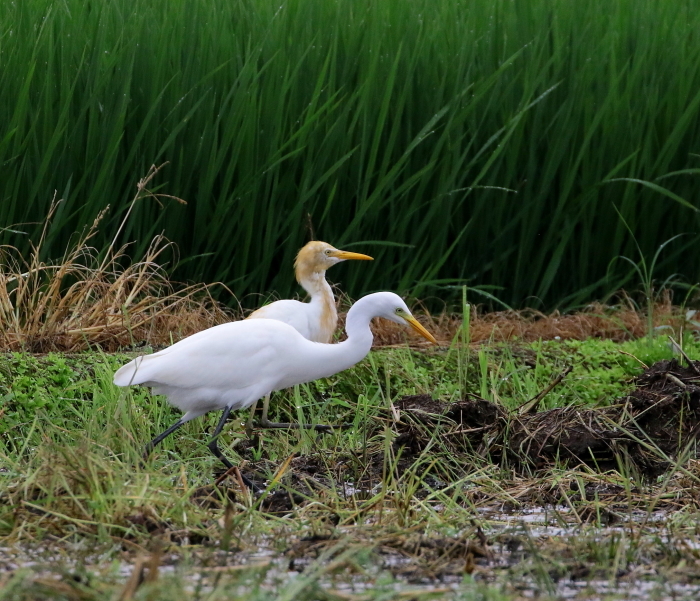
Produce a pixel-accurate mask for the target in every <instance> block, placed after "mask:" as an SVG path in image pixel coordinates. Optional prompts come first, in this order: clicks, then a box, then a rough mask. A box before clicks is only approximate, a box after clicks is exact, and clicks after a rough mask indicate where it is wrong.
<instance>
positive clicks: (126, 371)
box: [114, 356, 147, 386]
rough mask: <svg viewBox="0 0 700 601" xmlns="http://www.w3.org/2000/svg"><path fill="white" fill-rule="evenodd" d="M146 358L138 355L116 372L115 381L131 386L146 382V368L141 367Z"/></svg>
mask: <svg viewBox="0 0 700 601" xmlns="http://www.w3.org/2000/svg"><path fill="white" fill-rule="evenodd" d="M144 359H146V357H145V356H141V357H136V359H134V360H133V361H129V363H127V364H126V365H125V366H124V367H121V368H120V369H118V370H117V372H116V373H115V374H114V383H115V384H116V385H117V386H131V385H133V384H143V383H144V382H146V381H147V378H146V377H145V375H146V373H145V372H146V370H144V369H139V368H140V367H141V364H142V363H143V360H144Z"/></svg>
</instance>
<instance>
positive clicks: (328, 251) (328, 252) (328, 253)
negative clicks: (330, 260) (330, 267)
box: [326, 248, 331, 256]
mask: <svg viewBox="0 0 700 601" xmlns="http://www.w3.org/2000/svg"><path fill="white" fill-rule="evenodd" d="M326 254H327V255H329V256H330V254H331V249H330V248H329V249H328V250H327V251H326Z"/></svg>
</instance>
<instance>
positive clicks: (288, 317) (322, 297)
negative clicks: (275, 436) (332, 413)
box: [246, 240, 374, 436]
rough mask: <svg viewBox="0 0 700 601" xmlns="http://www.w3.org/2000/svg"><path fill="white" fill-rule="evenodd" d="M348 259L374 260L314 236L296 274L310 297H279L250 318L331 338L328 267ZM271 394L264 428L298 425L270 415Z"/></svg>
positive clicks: (333, 314)
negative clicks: (308, 298)
mask: <svg viewBox="0 0 700 601" xmlns="http://www.w3.org/2000/svg"><path fill="white" fill-rule="evenodd" d="M348 260H359V261H373V260H374V259H373V258H372V257H370V256H368V255H363V254H360V253H354V252H348V251H346V250H338V249H337V248H335V247H333V246H331V245H330V244H328V243H327V242H321V241H320V240H313V241H311V242H309V243H308V244H306V245H305V246H304V247H303V248H302V249H301V250H300V251H299V253H298V254H297V257H296V260H295V261H294V274H295V275H296V279H297V282H299V285H300V286H301V287H302V288H303V289H304V290H306V292H307V293H308V295H309V297H310V300H309V302H308V303H302V302H299V301H296V300H278V301H275V302H274V303H270V304H269V305H265V306H264V307H261V308H260V309H258V310H257V311H253V313H251V314H250V315H249V316H248V319H275V320H277V321H282V322H284V323H287V324H289V325H290V326H292V327H293V328H294V329H295V330H296V331H297V332H299V333H300V334H301V335H302V336H303V337H304V338H306V339H308V340H312V341H313V342H331V341H332V340H333V334H334V333H335V329H336V327H337V326H338V311H337V309H336V306H335V298H334V296H333V290H332V289H331V287H330V285H329V284H328V282H327V281H326V270H327V269H329V268H331V267H333V265H335V264H336V263H340V262H341V261H348ZM257 405H258V401H257V400H256V401H255V402H254V403H253V406H252V408H251V411H250V417H249V418H248V422H247V423H246V430H247V432H248V435H249V436H250V434H251V432H252V427H253V415H254V414H255V409H256V408H257ZM269 406H270V395H269V394H268V395H265V398H264V399H263V410H262V417H261V418H260V422H259V425H260V427H261V428H287V429H289V428H299V427H307V426H305V425H299V424H289V423H274V422H271V421H269V420H268V419H267V412H268V408H269ZM313 427H314V428H315V429H317V430H326V431H327V430H331V427H330V426H324V425H316V426H313Z"/></svg>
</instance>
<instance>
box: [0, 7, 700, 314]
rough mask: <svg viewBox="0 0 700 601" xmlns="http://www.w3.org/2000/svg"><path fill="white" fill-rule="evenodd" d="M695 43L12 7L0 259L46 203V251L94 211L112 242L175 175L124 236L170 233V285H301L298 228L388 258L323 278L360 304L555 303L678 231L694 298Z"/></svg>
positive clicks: (660, 11) (462, 23)
mask: <svg viewBox="0 0 700 601" xmlns="http://www.w3.org/2000/svg"><path fill="white" fill-rule="evenodd" d="M699 30H700V2H698V1H696V0H686V1H682V2H662V1H659V0H634V1H632V0H616V1H614V2H610V1H609V0H591V1H589V2H585V3H582V2H571V1H568V0H567V1H564V0H489V1H488V2H487V1H481V0H480V1H474V0H470V1H466V0H412V1H411V2H405V1H401V0H359V1H358V0H336V1H330V0H286V1H271V0H200V1H198V2H184V1H182V0H177V1H173V0H110V1H109V2H107V1H102V0H100V1H97V0H59V1H52V0H21V1H20V0H15V1H7V2H2V3H0V64H1V65H2V68H1V69H0V226H2V227H4V228H6V229H4V230H2V232H1V233H0V241H2V242H3V243H6V244H12V245H15V246H17V247H19V248H20V249H22V248H24V249H28V248H29V239H30V237H31V235H32V234H36V229H37V228H38V226H37V225H34V224H36V223H37V222H40V221H41V220H42V218H43V216H44V215H46V214H47V212H48V207H49V204H50V202H51V199H52V197H53V196H54V191H56V192H57V195H58V197H60V198H63V199H65V202H64V203H63V204H62V205H61V206H60V208H59V210H58V211H57V214H56V216H55V219H54V221H53V225H52V227H51V229H50V231H49V232H48V237H47V240H46V243H45V245H44V247H43V252H44V253H46V254H47V255H50V256H54V257H55V256H60V254H61V253H62V252H63V249H64V248H66V244H67V241H68V237H69V236H71V235H72V233H73V232H74V231H77V230H80V229H81V228H83V227H84V226H86V225H89V224H90V223H92V220H93V219H94V217H95V215H96V214H97V213H98V212H99V211H100V209H102V208H104V207H105V206H106V205H108V204H109V205H111V207H112V212H111V219H112V220H113V221H112V226H113V229H112V231H111V232H110V231H109V228H105V230H104V234H103V235H104V239H103V241H102V242H107V241H109V240H111V236H113V235H114V232H115V231H116V228H117V224H118V222H119V220H120V219H121V217H122V216H123V214H124V211H125V210H126V207H127V205H128V202H129V199H130V198H131V197H132V196H133V192H134V186H135V183H136V181H137V180H138V179H139V178H140V177H141V176H143V175H144V174H145V173H146V172H147V171H148V168H149V166H150V165H151V164H154V163H155V164H160V163H163V162H166V161H168V162H169V166H168V167H166V168H165V169H164V170H163V171H162V172H161V175H160V182H159V184H160V189H161V191H163V192H167V193H168V194H172V195H175V196H178V197H181V198H183V199H185V200H186V201H187V202H188V204H187V206H182V205H180V204H178V203H175V202H174V201H167V200H164V201H163V205H162V206H159V205H158V204H157V203H155V202H152V201H142V202H140V203H139V205H138V206H137V207H136V208H135V212H134V214H133V218H131V219H130V220H129V222H128V226H127V228H126V229H125V231H124V232H122V237H123V240H135V241H136V244H135V246H134V247H132V248H133V252H134V255H135V256H140V254H138V253H142V252H143V251H144V250H145V248H146V246H147V245H148V243H149V241H150V240H151V238H152V237H153V236H154V235H155V234H157V233H160V232H162V231H165V233H166V235H168V236H169V237H170V238H171V239H173V240H174V241H175V242H176V243H177V245H178V247H179V249H180V255H179V264H177V266H175V265H174V267H175V269H174V276H175V277H177V278H179V279H182V280H197V281H215V280H220V281H223V282H225V283H226V284H228V285H229V286H230V287H231V289H232V290H233V291H234V292H235V293H236V294H237V295H238V296H239V297H242V296H245V295H247V294H250V293H257V292H264V291H270V290H274V291H276V292H277V293H279V294H280V295H283V296H287V295H290V294H292V293H293V292H294V291H296V290H297V289H296V287H295V285H294V282H293V278H292V274H291V263H292V261H293V256H294V254H295V253H296V250H297V249H298V248H299V247H300V246H301V245H302V244H303V243H304V242H305V241H306V239H307V238H308V227H307V224H308V223H309V222H310V223H312V224H313V229H314V232H315V235H316V236H317V237H319V238H321V239H324V240H327V241H329V242H331V243H333V244H336V245H337V246H339V247H351V248H355V249H356V250H360V251H363V252H368V253H370V254H372V255H374V256H375V257H376V258H377V259H378V260H377V261H375V262H374V263H373V264H371V265H368V264H363V265H361V266H360V265H355V266H352V267H348V266H344V267H339V268H336V269H335V270H334V272H333V273H332V279H335V280H337V281H341V282H342V288H343V290H345V291H347V292H348V293H349V294H350V295H351V296H352V297H355V298H356V297H358V296H360V295H361V294H362V293H364V292H368V291H371V290H376V289H395V290H399V291H401V292H409V293H412V294H415V295H420V296H423V297H425V296H430V295H434V296H437V297H441V298H443V299H449V298H450V295H451V289H450V286H452V285H458V284H461V283H463V282H464V281H468V282H469V284H470V285H477V286H481V287H483V289H484V290H491V292H493V293H494V294H495V295H496V296H498V297H499V298H500V299H502V300H503V301H505V302H507V303H509V304H511V305H514V306H523V305H530V306H544V307H552V306H555V305H558V306H571V305H574V304H577V303H582V302H585V301H587V300H590V299H591V298H594V297H598V298H599V297H601V296H603V295H605V294H606V293H608V292H610V291H613V290H615V289H617V288H618V287H619V286H621V285H623V284H625V283H626V281H627V283H629V281H628V280H626V278H629V277H631V274H633V271H632V269H631V267H630V266H629V265H628V264H626V263H625V262H623V261H616V262H613V263H612V266H611V261H613V259H615V258H616V257H618V256H620V255H626V256H628V257H631V258H633V259H634V260H635V261H636V260H638V259H639V254H638V253H639V251H638V250H637V247H636V243H635V239H636V240H637V241H638V243H639V246H640V249H641V252H642V253H643V254H644V255H645V256H647V257H650V256H651V255H652V254H653V253H654V252H655V250H656V249H657V248H658V247H659V246H660V245H661V244H662V243H663V242H664V241H666V240H668V239H670V238H671V237H672V236H674V235H676V234H679V233H686V234H689V235H686V236H683V237H681V238H679V239H677V240H675V241H674V242H673V243H672V244H670V245H669V246H668V247H667V248H666V249H664V252H663V254H662V256H661V260H660V262H659V263H658V265H657V268H658V274H657V275H659V276H664V277H665V276H668V275H670V274H672V273H680V274H682V275H683V276H684V277H685V279H686V280H688V281H695V280H696V279H697V278H698V267H697V265H698V263H697V261H692V260H690V259H689V257H695V256H697V253H698V251H700V242H699V241H698V238H697V236H696V235H695V234H694V232H695V231H696V230H697V225H698V216H697V211H696V210H695V209H694V207H697V206H700V203H699V201H698V199H697V190H698V184H697V174H698V173H699V172H700V170H699V169H698V167H700V165H699V162H700V114H699V112H698V105H699V104H700V44H699V43H698V39H697V32H698V31H699ZM631 180H638V181H631ZM10 226H12V227H10ZM18 232H21V233H18ZM632 234H633V235H632ZM351 244H352V245H354V246H351ZM96 245H97V246H98V247H100V241H98V242H97V244H96ZM224 300H230V299H229V298H224ZM248 302H250V303H253V304H255V303H257V302H259V301H258V300H257V299H254V300H252V301H250V300H249V301H248Z"/></svg>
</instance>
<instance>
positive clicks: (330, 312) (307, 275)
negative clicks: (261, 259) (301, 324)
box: [296, 264, 338, 342]
mask: <svg viewBox="0 0 700 601" xmlns="http://www.w3.org/2000/svg"><path fill="white" fill-rule="evenodd" d="M296 278H297V282H299V285H300V286H301V287H302V288H303V289H304V290H306V292H307V293H308V294H309V296H310V297H311V301H310V302H309V304H310V305H311V306H312V307H314V310H315V311H316V312H317V313H318V322H319V330H320V332H321V333H322V334H321V338H320V339H319V341H320V342H330V341H331V340H332V338H333V332H335V328H336V326H337V325H338V311H337V309H336V307H335V297H334V296H333V290H332V288H331V287H330V285H329V284H328V282H327V281H326V272H325V271H314V270H313V269H310V268H308V267H306V266H305V265H303V264H300V265H297V268H296Z"/></svg>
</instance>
